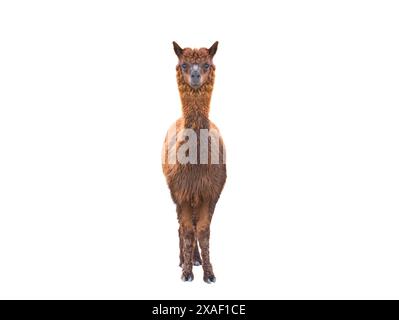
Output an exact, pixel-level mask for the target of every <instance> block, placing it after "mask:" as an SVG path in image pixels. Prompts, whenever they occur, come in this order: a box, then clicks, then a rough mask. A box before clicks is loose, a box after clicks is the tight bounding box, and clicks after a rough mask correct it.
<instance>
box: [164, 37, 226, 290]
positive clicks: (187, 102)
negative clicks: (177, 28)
mask: <svg viewBox="0 0 399 320" xmlns="http://www.w3.org/2000/svg"><path fill="white" fill-rule="evenodd" d="M174 47H175V52H176V54H177V55H178V57H179V64H178V65H177V66H176V78H177V85H178V89H179V93H180V99H181V104H182V113H183V116H182V117H181V118H180V119H178V120H177V121H176V122H175V124H174V125H173V126H172V128H173V127H175V130H176V132H177V133H179V132H180V131H182V130H184V129H193V130H194V131H195V132H196V134H197V136H199V134H200V129H211V130H213V131H214V132H216V133H218V135H219V130H218V128H217V127H216V125H215V124H213V123H212V122H211V121H210V120H209V109H210V102H211V96H212V91H213V84H214V79H215V66H214V65H213V62H212V58H213V55H214V54H215V52H216V49H217V42H216V43H215V44H214V45H213V46H212V47H211V48H209V49H206V48H201V49H190V48H185V49H181V48H180V47H179V46H178V45H177V44H176V43H174ZM183 62H184V63H190V64H192V63H198V64H199V63H209V70H206V72H203V73H204V74H203V78H204V79H205V80H204V83H203V84H202V85H201V86H200V87H199V88H196V89H194V88H193V87H192V86H190V84H189V83H188V80H187V79H188V75H187V74H186V73H183V71H182V68H181V63H183ZM219 136H220V135H219ZM171 139H173V138H171V137H170V136H169V135H168V136H167V137H166V139H165V141H164V151H163V152H164V154H163V157H164V163H163V166H162V167H163V172H164V175H165V177H166V181H167V184H168V186H169V189H170V192H171V196H172V199H173V201H174V202H175V204H176V208H177V215H178V221H179V225H180V226H179V240H180V242H179V243H180V265H181V266H182V268H183V274H182V279H183V280H184V281H191V280H192V279H193V274H192V266H193V264H196V265H197V264H201V262H202V265H203V269H204V280H205V281H206V282H214V281H215V280H216V278H215V276H214V274H213V270H212V265H211V262H210V258H209V236H210V223H211V219H212V215H213V212H214V209H215V206H216V203H217V201H218V199H219V196H220V194H221V192H222V190H223V187H224V184H225V181H226V165H225V162H224V160H225V154H224V144H223V141H222V139H221V138H220V139H219V141H218V142H217V143H218V144H219V145H218V146H216V145H215V142H214V141H212V139H210V138H209V139H208V160H209V161H208V163H207V164H201V163H200V161H199V153H200V152H197V155H198V162H197V163H196V164H192V163H187V164H181V163H178V162H176V163H170V161H169V158H168V156H169V149H170V148H175V151H177V150H178V149H179V147H180V146H181V144H182V143H181V142H178V141H176V142H175V141H174V140H171ZM215 147H218V148H217V150H218V152H219V162H218V163H211V161H210V160H211V158H210V156H211V153H212V151H211V149H212V150H214V149H213V148H215ZM197 150H199V142H198V144H197ZM198 244H199V247H200V248H201V255H202V261H201V258H200V257H199V252H198Z"/></svg>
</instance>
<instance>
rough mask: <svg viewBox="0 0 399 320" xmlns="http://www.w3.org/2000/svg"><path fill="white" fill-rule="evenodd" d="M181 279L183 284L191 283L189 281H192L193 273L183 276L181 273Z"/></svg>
mask: <svg viewBox="0 0 399 320" xmlns="http://www.w3.org/2000/svg"><path fill="white" fill-rule="evenodd" d="M181 279H182V281H183V282H191V281H193V280H194V274H193V273H188V274H185V273H184V272H183V274H182V276H181Z"/></svg>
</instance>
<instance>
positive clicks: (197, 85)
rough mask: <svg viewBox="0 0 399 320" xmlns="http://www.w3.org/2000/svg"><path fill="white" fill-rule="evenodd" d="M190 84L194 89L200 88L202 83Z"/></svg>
mask: <svg viewBox="0 0 399 320" xmlns="http://www.w3.org/2000/svg"><path fill="white" fill-rule="evenodd" d="M190 86H191V88H193V89H199V87H201V83H190Z"/></svg>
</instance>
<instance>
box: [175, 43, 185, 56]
mask: <svg viewBox="0 0 399 320" xmlns="http://www.w3.org/2000/svg"><path fill="white" fill-rule="evenodd" d="M173 49H174V50H175V53H176V55H177V56H178V57H179V58H180V56H181V54H182V53H183V49H182V48H180V46H179V45H178V44H177V43H176V42H174V41H173Z"/></svg>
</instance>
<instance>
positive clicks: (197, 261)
mask: <svg viewBox="0 0 399 320" xmlns="http://www.w3.org/2000/svg"><path fill="white" fill-rule="evenodd" d="M193 264H194V265H195V266H200V265H201V264H202V260H201V255H200V253H199V250H198V240H197V238H196V239H195V246H194V259H193Z"/></svg>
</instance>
